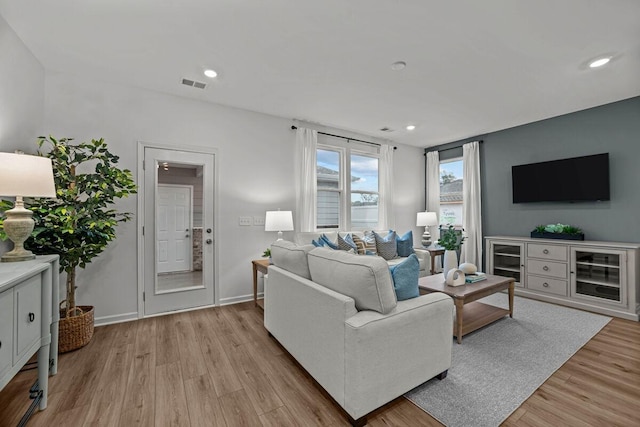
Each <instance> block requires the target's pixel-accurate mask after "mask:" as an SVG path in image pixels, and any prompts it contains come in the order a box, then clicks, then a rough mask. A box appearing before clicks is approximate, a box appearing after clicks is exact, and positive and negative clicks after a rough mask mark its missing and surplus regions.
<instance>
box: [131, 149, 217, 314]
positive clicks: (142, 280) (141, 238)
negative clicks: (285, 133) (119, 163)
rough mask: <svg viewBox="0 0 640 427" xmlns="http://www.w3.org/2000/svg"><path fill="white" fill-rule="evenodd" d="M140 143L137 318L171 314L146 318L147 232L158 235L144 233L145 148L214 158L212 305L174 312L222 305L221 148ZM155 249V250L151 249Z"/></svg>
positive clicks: (138, 163) (137, 227) (137, 219)
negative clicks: (219, 183) (220, 254)
mask: <svg viewBox="0 0 640 427" xmlns="http://www.w3.org/2000/svg"><path fill="white" fill-rule="evenodd" d="M137 143H138V161H137V166H138V171H137V172H138V173H137V179H138V193H137V202H138V203H137V204H138V211H137V215H136V232H137V241H138V262H137V266H138V319H143V318H144V317H155V316H162V315H164V314H169V313H160V314H153V315H149V316H145V315H144V300H143V295H144V283H145V277H144V254H145V250H146V248H145V244H144V234H143V233H144V232H155V230H144V218H145V211H144V191H145V188H144V185H145V182H144V181H145V179H144V166H145V165H144V151H145V149H146V148H156V149H160V150H163V149H164V150H175V151H187V152H192V153H205V154H211V155H213V236H212V239H213V305H206V306H200V307H197V308H189V309H184V310H176V311H172V312H171V313H179V312H182V311H191V310H196V309H201V308H207V307H216V306H219V305H220V280H219V272H218V271H219V269H218V266H219V257H218V222H219V219H218V216H219V215H218V192H219V191H218V190H219V189H218V181H219V176H218V169H219V168H218V165H219V161H218V149H217V148H211V147H204V146H194V145H179V144H159V143H153V142H146V141H140V140H139V141H137ZM151 250H153V248H151Z"/></svg>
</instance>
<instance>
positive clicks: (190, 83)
mask: <svg viewBox="0 0 640 427" xmlns="http://www.w3.org/2000/svg"><path fill="white" fill-rule="evenodd" d="M182 84H183V85H186V86H191V87H195V88H197V89H204V88H206V87H207V84H206V83H202V82H197V81H195V80H189V79H182Z"/></svg>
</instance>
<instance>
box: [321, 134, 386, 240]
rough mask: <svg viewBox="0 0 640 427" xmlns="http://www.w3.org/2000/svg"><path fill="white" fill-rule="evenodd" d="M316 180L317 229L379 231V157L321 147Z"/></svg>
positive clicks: (350, 150)
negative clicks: (377, 229)
mask: <svg viewBox="0 0 640 427" xmlns="http://www.w3.org/2000/svg"><path fill="white" fill-rule="evenodd" d="M347 159H348V161H347ZM347 177H348V179H347ZM316 179H317V195H316V197H317V212H316V223H317V227H318V229H344V230H351V229H376V228H377V226H378V203H379V192H378V156H377V155H376V154H370V153H363V152H358V151H356V150H352V149H351V148H349V147H346V148H340V147H330V146H322V147H321V148H318V150H317V167H316Z"/></svg>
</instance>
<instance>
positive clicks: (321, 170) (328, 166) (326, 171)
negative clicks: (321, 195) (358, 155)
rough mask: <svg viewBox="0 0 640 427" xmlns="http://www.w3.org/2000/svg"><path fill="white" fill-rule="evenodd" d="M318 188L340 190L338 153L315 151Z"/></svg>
mask: <svg viewBox="0 0 640 427" xmlns="http://www.w3.org/2000/svg"><path fill="white" fill-rule="evenodd" d="M316 156H317V160H316V162H317V170H316V173H317V178H318V188H340V153H339V152H337V151H329V150H318V151H317V155H316Z"/></svg>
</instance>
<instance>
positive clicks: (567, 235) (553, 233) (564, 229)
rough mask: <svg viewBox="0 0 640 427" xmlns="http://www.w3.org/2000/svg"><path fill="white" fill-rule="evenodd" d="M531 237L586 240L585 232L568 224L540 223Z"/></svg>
mask: <svg viewBox="0 0 640 427" xmlns="http://www.w3.org/2000/svg"><path fill="white" fill-rule="evenodd" d="M531 237H533V238H536V239H564V240H584V233H583V232H582V230H581V229H579V228H578V227H574V226H572V225H566V224H560V223H558V224H548V225H538V226H537V227H536V228H535V229H534V230H533V231H532V232H531Z"/></svg>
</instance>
